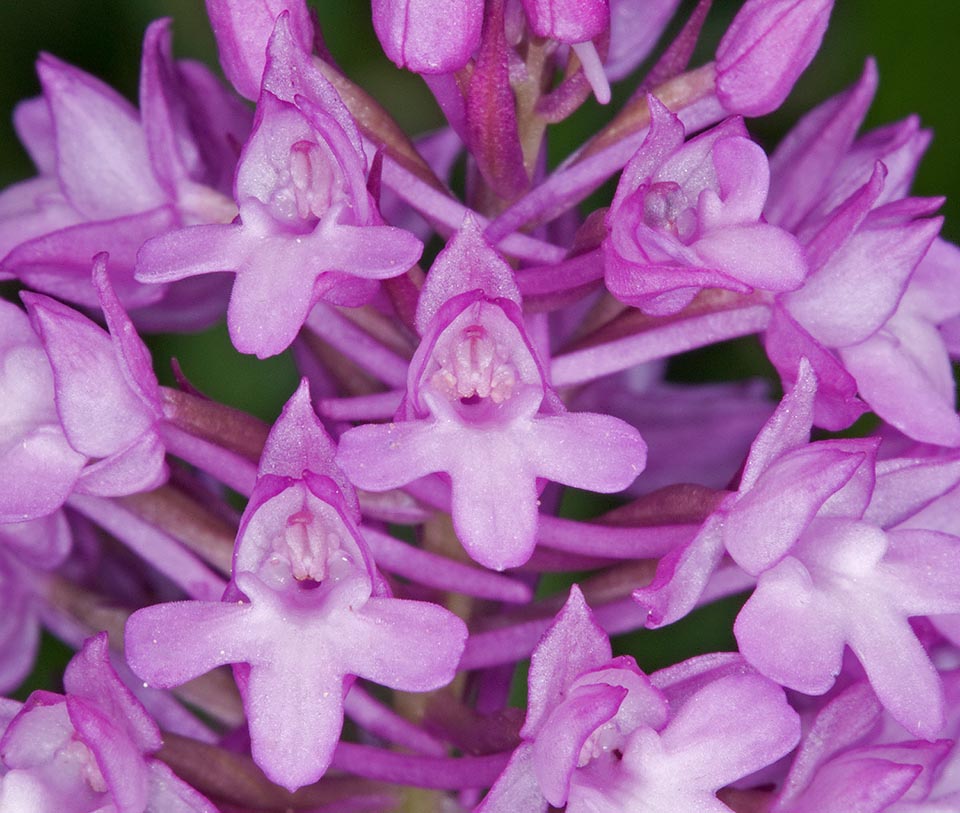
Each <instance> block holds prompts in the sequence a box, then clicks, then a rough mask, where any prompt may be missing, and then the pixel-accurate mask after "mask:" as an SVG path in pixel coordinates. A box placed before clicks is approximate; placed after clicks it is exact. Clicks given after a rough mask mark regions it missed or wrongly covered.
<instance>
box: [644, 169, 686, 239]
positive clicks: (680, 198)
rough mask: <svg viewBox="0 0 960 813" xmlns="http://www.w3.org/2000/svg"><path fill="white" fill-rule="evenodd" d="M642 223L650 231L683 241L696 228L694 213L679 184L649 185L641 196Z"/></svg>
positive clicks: (666, 182) (668, 182)
mask: <svg viewBox="0 0 960 813" xmlns="http://www.w3.org/2000/svg"><path fill="white" fill-rule="evenodd" d="M643 222H644V223H645V224H646V225H647V226H649V227H650V228H651V229H656V230H657V231H660V232H668V233H669V234H673V235H675V236H676V237H678V238H680V239H681V240H685V239H687V238H688V237H689V236H690V235H691V234H692V233H693V231H694V229H695V228H696V213H695V212H694V211H693V209H692V208H691V206H690V201H689V200H688V199H687V195H686V193H685V192H684V191H683V187H681V186H680V184H678V183H675V182H674V181H660V182H658V183H654V184H651V185H650V187H649V188H648V189H647V190H646V192H645V193H644V195H643Z"/></svg>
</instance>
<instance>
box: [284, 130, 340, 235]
mask: <svg viewBox="0 0 960 813" xmlns="http://www.w3.org/2000/svg"><path fill="white" fill-rule="evenodd" d="M290 180H291V181H292V183H293V195H294V200H295V201H296V204H297V214H299V215H300V217H301V218H303V219H304V220H306V219H308V218H311V217H315V218H318V219H319V218H321V217H323V215H324V214H325V213H326V212H327V210H328V209H329V208H330V206H331V205H332V204H333V198H334V194H333V193H334V189H335V185H336V180H337V177H336V172H335V170H334V168H333V166H332V165H331V162H330V159H329V156H328V154H327V152H326V151H325V150H324V149H323V148H322V147H320V145H318V144H316V143H314V142H313V141H297V142H296V143H295V144H293V146H291V147H290Z"/></svg>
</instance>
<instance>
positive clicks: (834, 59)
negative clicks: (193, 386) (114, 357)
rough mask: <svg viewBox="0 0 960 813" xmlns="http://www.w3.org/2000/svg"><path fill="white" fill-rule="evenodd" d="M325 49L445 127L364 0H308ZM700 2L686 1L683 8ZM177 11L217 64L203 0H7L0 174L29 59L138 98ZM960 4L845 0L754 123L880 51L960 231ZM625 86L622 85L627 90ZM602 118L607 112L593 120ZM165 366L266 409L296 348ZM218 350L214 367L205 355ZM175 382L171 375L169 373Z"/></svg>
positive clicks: (205, 56)
mask: <svg viewBox="0 0 960 813" xmlns="http://www.w3.org/2000/svg"><path fill="white" fill-rule="evenodd" d="M312 5H313V6H314V7H315V8H316V10H317V12H318V14H319V18H320V20H321V23H322V25H323V29H324V34H325V36H326V39H327V42H328V45H329V48H330V50H331V52H332V53H333V54H334V56H335V57H336V58H337V60H338V61H340V63H341V65H343V66H344V68H345V69H346V70H347V72H348V73H349V74H350V75H351V76H352V77H353V78H354V79H355V81H357V82H358V83H360V84H361V85H363V86H364V87H366V88H367V89H368V90H369V91H370V92H372V93H373V94H374V95H375V96H376V97H377V98H378V99H379V100H380V101H381V102H382V103H383V104H384V106H385V107H387V109H388V110H390V111H391V112H392V113H393V114H394V115H395V116H396V117H397V119H398V120H399V121H400V123H401V124H402V125H404V126H405V127H406V128H407V129H408V130H409V131H411V132H414V133H415V132H419V131H423V130H426V129H430V128H432V127H435V126H437V125H438V124H440V121H441V119H440V116H439V113H438V112H437V110H436V108H435V106H434V104H433V102H432V99H431V97H430V96H429V94H428V93H427V92H426V91H425V90H424V89H423V87H422V85H421V83H420V81H419V79H417V78H416V77H415V76H413V75H410V74H405V73H402V72H400V71H398V70H396V69H395V68H394V67H393V66H392V65H391V64H390V63H388V62H387V61H386V59H385V58H384V57H383V56H382V55H379V54H378V51H377V47H376V42H375V40H374V38H373V32H372V27H371V23H370V10H369V3H368V2H363V0H313V2H312ZM692 5H693V0H687V2H685V3H684V5H683V6H682V7H681V10H682V12H687V11H689V9H690V8H691V7H692ZM739 6H740V0H716V2H715V7H714V11H713V13H712V15H711V21H710V24H709V28H708V30H707V32H706V34H705V36H704V43H703V44H704V47H703V53H702V55H701V57H700V61H705V60H707V59H709V58H710V55H711V53H712V51H713V49H714V48H715V46H716V43H717V41H718V39H719V37H720V36H721V34H722V32H723V30H724V28H725V26H726V24H727V22H728V21H729V19H730V18H731V17H732V15H733V13H734V12H735V10H736V9H737V8H739ZM161 16H170V17H173V18H174V20H175V22H176V25H175V50H176V52H177V54H178V55H179V56H183V57H192V58H199V59H202V60H204V61H207V62H208V63H213V62H214V60H215V51H214V44H213V37H212V35H211V33H210V30H209V28H208V26H207V23H206V19H205V16H204V7H203V3H202V0H34V2H31V3H27V2H16V0H0V31H2V32H4V34H5V35H6V37H5V39H6V41H5V43H4V46H3V47H2V48H0V184H3V185H6V184H9V183H11V182H14V181H16V180H19V179H22V178H25V177H28V176H29V175H30V174H31V172H32V169H31V166H30V163H29V161H28V160H27V157H26V155H25V154H24V152H23V151H22V149H21V148H20V147H19V145H18V143H17V140H16V137H15V136H14V134H13V130H12V128H11V126H10V112H11V110H12V108H13V105H14V104H15V103H16V102H17V100H19V99H21V98H24V97H26V96H30V95H34V94H36V93H37V92H38V90H39V86H38V84H37V80H36V76H35V74H34V71H33V61H34V59H35V57H36V54H37V53H38V52H39V51H41V50H46V51H50V52H52V53H54V54H56V55H58V56H59V57H61V58H63V59H65V60H67V61H70V62H72V63H74V64H76V65H78V66H81V67H83V68H84V69H86V70H88V71H90V72H91V73H94V74H96V75H97V76H100V77H101V78H103V79H105V80H107V81H108V82H109V83H110V84H112V85H114V86H115V87H117V88H118V89H120V90H121V92H123V93H124V94H126V95H127V96H128V97H130V98H134V97H135V95H136V87H137V72H138V64H139V56H140V40H141V37H142V34H143V30H144V28H145V26H146V25H147V24H148V23H149V22H150V21H151V20H153V19H155V18H157V17H161ZM958 33H960V3H956V2H953V0H914V2H912V3H904V2H903V0H837V3H836V9H835V11H834V16H833V20H832V24H831V28H830V31H829V33H828V35H827V38H826V41H825V43H824V46H823V48H822V50H821V52H820V54H819V56H818V57H817V59H816V60H815V62H814V64H813V66H812V67H811V68H810V69H809V70H808V72H807V74H806V75H805V76H804V77H803V78H802V79H801V81H800V83H799V85H798V87H797V89H796V90H795V91H794V93H793V95H792V96H791V97H790V99H789V101H788V102H787V104H786V105H785V106H784V108H783V109H782V110H781V111H780V112H778V113H777V114H775V115H774V116H771V117H768V118H767V119H764V120H761V121H757V122H755V123H753V124H752V127H753V129H754V132H755V133H756V134H757V137H758V138H760V139H761V141H763V143H764V144H765V145H766V146H768V147H770V146H772V145H774V144H775V143H776V140H777V139H778V138H779V136H780V134H782V133H783V131H784V130H785V129H786V128H787V127H789V125H790V123H791V122H792V121H794V120H795V119H796V117H797V116H798V115H800V114H801V113H802V112H803V111H804V110H806V109H808V108H809V107H810V106H812V105H813V104H815V103H816V102H817V101H819V100H822V99H824V98H826V97H827V96H829V95H831V94H833V93H836V92H837V91H839V90H841V89H842V88H843V87H845V86H846V85H848V84H849V83H851V82H852V81H854V80H855V79H856V78H857V76H858V75H859V73H860V70H861V68H862V65H863V61H864V59H865V57H866V56H867V55H869V54H873V55H875V56H876V57H877V59H878V62H879V66H880V75H881V84H880V91H879V93H878V97H877V100H876V102H875V104H874V107H873V109H872V111H871V113H870V116H869V120H868V124H869V125H871V126H874V125H878V124H881V123H885V122H889V121H893V120H896V119H900V118H903V117H904V116H906V115H908V114H910V113H914V112H916V113H919V114H920V116H921V117H922V119H923V122H924V124H925V125H926V126H928V127H931V128H933V130H934V131H935V134H936V136H935V138H934V141H933V145H932V147H931V148H930V151H929V153H928V154H927V157H926V159H925V161H924V163H923V165H922V167H921V170H920V175H919V178H918V181H917V185H916V192H917V193H918V194H923V195H938V194H946V195H950V196H952V199H951V200H950V201H949V202H948V203H947V206H946V207H945V213H946V214H947V224H946V226H945V229H944V233H945V234H946V236H948V237H949V238H950V239H952V240H954V241H958V240H960V202H958V201H960V159H958V145H960V113H958V109H957V108H958V106H957V101H956V99H957V93H956V89H955V88H954V86H953V82H955V81H958V80H960V50H958V49H957V48H956V45H955V42H956V37H957V35H958ZM629 90H630V88H629V87H625V88H624V89H623V91H622V93H629ZM605 115H607V113H605V111H603V110H601V109H600V108H599V107H598V106H597V105H591V106H588V109H586V110H585V111H582V114H578V115H577V116H576V117H575V118H574V120H572V121H570V122H567V123H565V124H564V125H561V129H560V132H559V133H558V135H557V136H556V137H555V138H554V144H553V145H552V150H551V154H552V155H562V154H563V153H564V152H565V150H566V149H569V146H565V145H570V146H572V145H574V144H576V143H578V142H579V141H580V140H581V139H582V138H583V137H585V135H587V134H588V133H589V132H590V130H591V129H593V128H594V127H596V125H597V122H598V121H601V120H602V117H603V116H605ZM598 117H599V118H598ZM155 354H156V356H157V357H158V360H160V359H163V360H162V361H160V363H159V365H158V366H160V367H161V369H163V368H165V367H166V361H165V357H167V356H169V355H177V356H179V357H180V358H181V360H182V361H183V363H184V367H185V370H186V372H187V374H188V375H189V376H190V377H192V378H194V379H195V380H196V381H197V383H198V384H199V385H200V386H201V387H202V388H204V389H206V390H207V391H208V392H209V393H210V394H211V395H214V396H216V397H218V398H221V399H223V400H226V401H228V402H230V403H233V404H235V405H237V406H241V407H243V408H246V409H250V410H252V411H255V412H257V413H259V414H261V415H263V416H264V417H269V416H271V415H275V414H276V411H275V410H276V408H277V405H278V404H280V403H282V402H283V400H285V399H286V397H287V396H288V395H289V394H290V392H291V391H292V389H293V387H294V383H295V373H294V371H293V368H292V364H291V363H290V361H289V359H288V358H281V359H275V360H273V361H272V362H270V363H267V364H262V363H259V362H256V361H255V360H253V359H249V358H246V359H243V358H240V357H239V356H237V354H236V353H233V352H232V351H231V349H230V347H229V342H228V341H227V339H226V336H225V332H224V331H223V330H222V329H219V330H214V331H212V332H210V333H209V334H208V335H207V336H206V337H205V339H204V341H203V343H202V344H199V343H198V342H196V341H194V340H193V339H192V338H190V337H177V338H174V339H170V340H164V341H163V342H162V343H160V344H158V345H155ZM213 359H216V360H215V361H213V363H208V362H209V361H210V360H213ZM168 380H169V379H168Z"/></svg>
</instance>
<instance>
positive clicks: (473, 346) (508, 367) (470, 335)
mask: <svg viewBox="0 0 960 813" xmlns="http://www.w3.org/2000/svg"><path fill="white" fill-rule="evenodd" d="M437 350H438V352H437V355H436V356H435V360H436V361H437V363H438V364H439V369H438V370H436V371H435V372H434V373H433V375H432V376H431V377H430V384H431V385H432V387H433V388H434V389H436V390H437V391H438V392H440V393H443V394H444V395H446V396H447V397H448V398H449V399H451V400H455V399H458V400H460V401H461V402H464V403H467V404H469V403H470V402H471V401H474V400H477V399H486V398H489V399H490V400H491V401H492V402H493V403H494V404H502V403H503V402H504V401H507V400H509V398H510V397H511V396H512V395H513V392H514V388H515V387H516V385H517V381H518V378H519V375H518V372H517V368H516V365H514V363H513V361H512V360H511V359H510V354H509V353H508V352H507V351H505V350H504V349H503V348H501V347H500V346H499V345H498V343H497V341H496V339H495V338H494V337H493V336H491V335H490V333H489V332H488V331H487V330H486V328H484V327H483V325H478V324H471V325H469V326H468V327H466V328H464V329H463V330H462V331H461V332H460V335H459V336H458V337H457V338H456V339H455V340H453V341H450V342H448V343H446V344H445V345H444V347H443V348H439V347H438V348H437Z"/></svg>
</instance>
